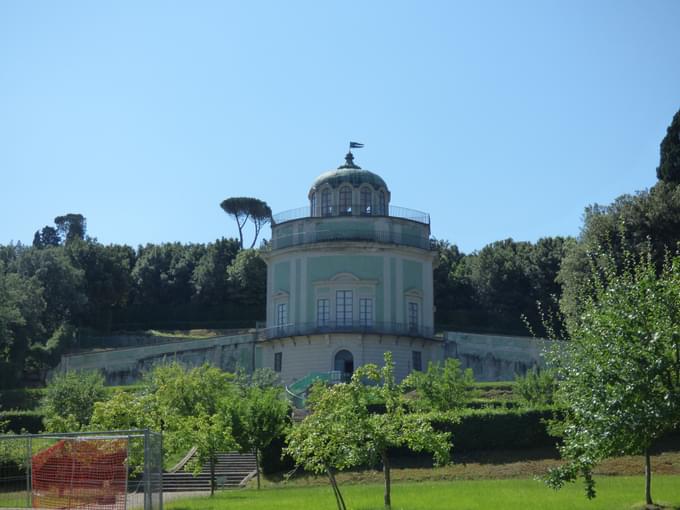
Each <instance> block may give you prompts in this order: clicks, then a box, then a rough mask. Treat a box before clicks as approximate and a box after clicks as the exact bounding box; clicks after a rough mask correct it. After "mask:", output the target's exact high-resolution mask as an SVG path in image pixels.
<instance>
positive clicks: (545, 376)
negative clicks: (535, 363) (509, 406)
mask: <svg viewBox="0 0 680 510" xmlns="http://www.w3.org/2000/svg"><path fill="white" fill-rule="evenodd" d="M556 389H557V380H556V379H555V373H554V372H553V371H552V370H551V369H545V370H539V369H538V368H536V367H532V368H531V370H527V372H526V374H524V375H523V376H517V377H515V389H514V393H515V394H516V395H517V396H518V397H519V400H520V401H521V402H522V403H523V404H524V405H527V406H548V405H552V404H553V403H554V401H555V391H556Z"/></svg>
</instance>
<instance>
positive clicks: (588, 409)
mask: <svg viewBox="0 0 680 510" xmlns="http://www.w3.org/2000/svg"><path fill="white" fill-rule="evenodd" d="M594 260H596V261H598V262H599V263H593V264H592V265H591V273H590V276H589V278H588V280H587V281H586V282H584V284H583V286H582V288H581V291H580V294H579V299H580V300H581V307H580V308H581V310H582V313H581V314H580V315H579V316H578V317H576V318H575V319H573V320H570V321H569V322H568V323H567V329H568V334H569V338H570V341H569V342H566V343H564V345H563V346H562V348H561V349H560V350H559V351H557V352H556V353H555V356H554V359H553V363H554V364H555V365H556V368H557V378H558V385H559V386H558V391H557V400H558V402H560V403H562V404H563V405H565V406H566V408H567V409H568V412H567V416H566V423H565V424H564V445H563V446H562V448H561V452H562V455H563V457H564V458H566V459H567V460H568V461H569V462H568V464H567V465H565V466H562V467H561V468H559V469H555V470H553V471H552V472H551V473H550V475H549V478H548V482H549V483H550V484H551V485H552V486H553V487H561V486H562V484H564V483H565V482H566V481H573V480H574V479H576V477H577V476H578V475H579V474H581V475H582V476H583V477H584V479H585V482H586V494H587V496H588V497H589V498H592V497H594V496H595V490H594V481H593V478H592V474H591V472H592V468H593V466H594V465H595V464H596V463H598V462H599V461H600V460H602V459H604V458H606V457H610V456H614V455H630V454H644V456H645V479H646V483H645V501H646V503H647V504H648V505H651V504H652V496H651V464H650V456H649V452H650V448H651V447H652V446H653V445H654V443H655V441H656V440H658V439H659V438H660V437H662V436H663V435H664V434H665V433H667V432H668V431H670V430H672V429H673V428H674V427H677V425H678V423H680V355H679V353H680V334H678V331H680V307H679V306H678V303H680V257H675V258H674V259H672V260H669V259H667V261H666V263H665V264H664V266H663V267H662V270H661V271H660V273H659V274H657V267H656V264H655V262H654V260H653V257H652V255H651V253H650V252H649V250H648V252H647V253H646V254H643V255H642V256H640V257H639V258H638V257H637V256H635V255H632V254H630V252H624V254H623V261H618V260H616V259H615V258H614V257H613V256H612V255H609V254H606V253H602V252H600V253H598V254H596V257H595V259H594Z"/></svg>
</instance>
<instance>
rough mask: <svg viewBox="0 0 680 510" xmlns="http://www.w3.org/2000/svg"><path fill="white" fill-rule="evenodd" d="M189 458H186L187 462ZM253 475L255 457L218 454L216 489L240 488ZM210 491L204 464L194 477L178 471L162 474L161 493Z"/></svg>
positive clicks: (208, 468)
mask: <svg viewBox="0 0 680 510" xmlns="http://www.w3.org/2000/svg"><path fill="white" fill-rule="evenodd" d="M190 458H191V457H189V458H187V459H186V461H189V460H190ZM254 474H255V455H253V454H252V453H236V452H230V453H218V454H217V463H216V464H215V480H216V484H217V488H225V489H228V488H236V487H242V486H243V485H245V483H246V482H247V481H248V480H249V479H250V478H251V477H252V476H253V475H254ZM209 490H210V464H209V463H205V464H203V466H202V469H201V472H200V473H199V474H198V475H197V476H194V475H193V474H192V473H190V472H186V471H184V470H183V469H179V470H177V471H175V472H165V473H163V492H188V491H209Z"/></svg>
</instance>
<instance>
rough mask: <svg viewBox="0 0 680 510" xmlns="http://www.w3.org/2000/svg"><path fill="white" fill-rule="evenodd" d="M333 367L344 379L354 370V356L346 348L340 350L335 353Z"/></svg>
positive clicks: (348, 377)
mask: <svg viewBox="0 0 680 510" xmlns="http://www.w3.org/2000/svg"><path fill="white" fill-rule="evenodd" d="M333 368H334V369H335V370H336V371H338V372H340V373H341V374H342V380H343V381H346V380H349V379H350V378H351V377H352V373H353V372H354V356H352V353H351V352H349V351H348V350H345V349H343V350H341V351H338V352H337V353H336V354H335V360H334V363H333Z"/></svg>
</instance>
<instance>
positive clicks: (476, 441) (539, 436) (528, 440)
mask: <svg viewBox="0 0 680 510" xmlns="http://www.w3.org/2000/svg"><path fill="white" fill-rule="evenodd" d="M557 412H558V411H556V410H555V409H550V408H546V409H508V408H497V409H468V410H465V411H464V412H463V415H462V416H461V420H460V421H459V422H458V423H452V422H451V421H434V422H433V423H432V425H433V427H434V428H435V429H436V430H440V431H446V432H451V437H452V442H453V450H454V451H455V452H458V453H462V452H470V451H480V450H496V449H504V450H512V449H524V448H542V447H550V446H554V445H555V444H556V442H557V439H556V438H555V437H553V436H550V435H549V434H548V431H547V429H546V421H547V420H550V419H552V418H554V417H555V414H556V413H557Z"/></svg>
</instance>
